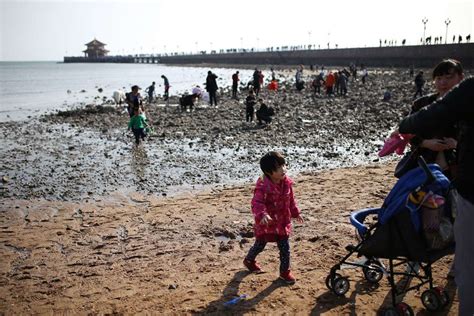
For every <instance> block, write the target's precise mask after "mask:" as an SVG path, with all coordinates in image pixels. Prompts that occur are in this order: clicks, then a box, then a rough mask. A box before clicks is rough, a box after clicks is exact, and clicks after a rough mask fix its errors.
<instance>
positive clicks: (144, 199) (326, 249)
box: [0, 164, 457, 315]
mask: <svg viewBox="0 0 474 316" xmlns="http://www.w3.org/2000/svg"><path fill="white" fill-rule="evenodd" d="M393 167H394V165H393V164H388V165H369V166H364V167H356V168H345V169H337V170H331V171H324V172H320V173H317V174H313V175H302V176H299V177H297V178H296V179H295V186H294V188H295V195H296V197H297V199H298V202H299V206H300V208H301V210H302V213H303V216H304V218H305V220H306V221H305V223H304V224H301V225H300V224H298V225H296V227H295V229H294V235H293V236H292V237H291V246H292V268H293V271H294V273H295V275H296V278H297V283H296V284H295V285H293V286H285V285H284V284H282V283H281V282H280V281H278V279H277V278H278V274H277V270H278V250H277V248H276V246H275V245H271V246H269V247H268V248H267V249H266V251H265V252H264V253H263V254H262V255H261V257H260V262H261V263H262V265H263V267H264V270H265V273H263V274H258V275H255V274H250V273H248V272H247V271H246V270H245V268H244V267H243V265H242V259H243V257H244V256H245V254H246V251H248V249H249V247H250V246H251V244H252V242H253V239H252V238H251V236H252V233H251V232H252V227H251V225H252V222H253V218H252V215H251V213H250V207H249V205H250V199H251V196H252V185H245V186H237V187H231V188H225V189H213V190H209V191H203V192H200V193H197V194H183V195H178V196H175V197H173V198H163V197H156V196H143V195H139V194H134V195H131V196H123V195H120V194H112V195H110V196H107V197H104V198H96V199H89V200H85V201H82V202H77V203H76V202H57V201H55V202H46V201H44V200H29V201H26V200H14V201H8V202H7V201H3V203H2V208H3V209H4V211H3V212H2V214H1V226H0V243H1V244H2V247H1V248H0V255H1V257H2V258H3V259H2V261H3V264H2V268H1V271H0V275H1V279H0V280H1V285H2V286H1V289H0V293H1V295H0V297H2V299H1V304H0V307H1V311H2V313H5V314H6V315H8V314H37V313H40V314H51V313H54V314H58V313H61V314H64V313H68V314H90V313H92V314H116V313H118V314H122V313H125V314H134V313H151V314H194V313H196V314H215V315H220V314H223V313H229V314H244V313H250V314H312V315H319V314H324V315H341V314H353V315H354V314H356V315H374V314H376V313H377V311H378V310H379V309H380V308H381V307H383V306H388V304H390V296H389V286H388V282H387V280H386V279H385V278H384V279H383V280H382V281H381V282H380V285H379V286H372V285H370V283H368V282H367V281H365V280H364V278H363V274H362V272H361V271H360V269H358V270H343V271H344V275H347V276H349V277H350V280H351V288H350V290H349V292H348V293H347V294H346V296H345V297H336V296H335V295H334V294H332V293H331V292H329V291H328V290H327V289H326V287H325V285H324V279H325V278H326V276H327V274H328V272H329V269H330V267H331V266H332V265H333V264H334V263H335V262H336V260H337V259H339V258H340V257H341V256H342V255H343V254H345V250H344V248H345V246H346V245H348V244H353V243H355V242H356V239H355V231H354V227H353V226H352V225H350V223H349V219H348V216H349V213H350V212H351V211H352V210H356V209H359V208H364V207H368V206H374V207H377V206H380V205H381V203H382V201H383V198H384V197H385V195H386V194H387V192H388V191H389V189H390V188H391V186H392V185H393V183H394V181H393V177H391V174H392V170H393ZM450 260H451V258H450V257H445V258H443V259H441V260H440V261H438V262H437V263H436V264H434V266H433V269H434V280H435V281H434V282H435V284H436V285H441V286H444V287H445V288H446V289H447V290H448V291H449V293H450V295H451V296H453V295H455V287H454V286H453V284H452V282H449V281H448V280H446V279H445V276H446V273H447V269H448V264H449V262H450ZM422 290H423V288H422ZM422 290H420V291H414V292H411V293H409V294H407V295H406V297H405V298H404V299H403V301H404V302H406V303H408V304H409V305H410V306H412V307H413V308H414V311H415V313H416V314H417V315H424V314H425V310H424V308H423V306H422V304H421V301H420V296H421V292H422ZM243 294H246V295H247V296H248V297H247V299H246V300H244V301H241V302H239V303H238V304H235V305H233V306H231V307H225V306H224V303H225V302H226V301H228V300H230V299H232V298H233V297H235V296H239V295H243ZM456 311H457V299H456V298H454V301H453V302H452V303H451V304H450V305H449V306H448V307H447V308H446V309H445V310H444V314H455V313H456Z"/></svg>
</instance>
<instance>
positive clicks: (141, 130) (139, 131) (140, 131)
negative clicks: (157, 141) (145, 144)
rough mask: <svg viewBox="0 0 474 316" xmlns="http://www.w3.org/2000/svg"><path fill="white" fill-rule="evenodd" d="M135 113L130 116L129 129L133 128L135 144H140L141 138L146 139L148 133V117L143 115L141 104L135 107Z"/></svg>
mask: <svg viewBox="0 0 474 316" xmlns="http://www.w3.org/2000/svg"><path fill="white" fill-rule="evenodd" d="M133 113H134V115H133V116H132V117H131V118H130V121H129V122H128V129H129V130H130V129H131V130H132V132H133V135H134V136H135V144H136V145H139V144H140V138H141V139H142V140H144V139H145V137H146V133H145V128H146V127H147V122H146V118H145V116H144V115H142V110H141V108H140V107H139V106H135V107H134V108H133Z"/></svg>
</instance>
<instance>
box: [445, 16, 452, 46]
mask: <svg viewBox="0 0 474 316" xmlns="http://www.w3.org/2000/svg"><path fill="white" fill-rule="evenodd" d="M449 23H451V20H450V19H449V18H447V19H446V20H445V21H444V24H446V37H445V38H444V43H445V44H447V43H448V25H449Z"/></svg>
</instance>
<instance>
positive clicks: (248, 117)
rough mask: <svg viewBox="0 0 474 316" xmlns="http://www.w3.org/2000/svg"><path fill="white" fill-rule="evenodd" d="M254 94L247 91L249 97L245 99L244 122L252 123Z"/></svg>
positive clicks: (251, 91)
mask: <svg viewBox="0 0 474 316" xmlns="http://www.w3.org/2000/svg"><path fill="white" fill-rule="evenodd" d="M255 103H257V102H255V94H254V93H253V90H252V89H250V90H249V95H248V96H247V98H245V121H246V122H253V114H254V112H255Z"/></svg>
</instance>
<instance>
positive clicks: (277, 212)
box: [252, 176, 300, 241]
mask: <svg viewBox="0 0 474 316" xmlns="http://www.w3.org/2000/svg"><path fill="white" fill-rule="evenodd" d="M292 184H293V181H292V180H291V179H290V178H289V177H285V178H284V179H283V180H282V181H281V182H280V183H279V184H275V183H273V182H272V181H271V180H270V178H269V177H267V176H261V177H260V178H258V180H257V184H256V186H255V190H254V195H253V199H252V213H253V215H254V217H255V225H254V230H255V238H256V239H264V240H266V241H276V240H278V239H281V238H287V237H288V236H289V235H290V233H291V218H296V217H298V216H299V215H300V210H299V209H298V206H297V205H296V202H295V198H294V196H293V188H292ZM265 214H268V215H270V217H271V218H272V221H271V222H270V223H269V224H268V225H262V224H260V221H261V220H262V218H263V217H264V216H265Z"/></svg>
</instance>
